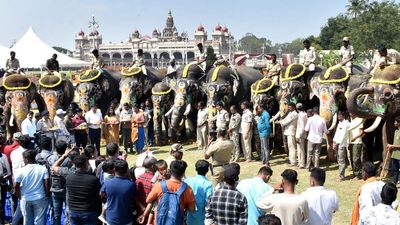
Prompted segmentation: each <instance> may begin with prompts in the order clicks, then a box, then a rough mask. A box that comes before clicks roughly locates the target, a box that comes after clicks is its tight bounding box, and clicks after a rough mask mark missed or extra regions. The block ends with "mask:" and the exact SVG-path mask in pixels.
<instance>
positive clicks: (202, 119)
mask: <svg viewBox="0 0 400 225" xmlns="http://www.w3.org/2000/svg"><path fill="white" fill-rule="evenodd" d="M197 108H198V109H199V110H198V112H197V147H198V150H207V146H208V139H207V117H208V112H207V109H206V108H205V104H204V102H199V103H198V104H197Z"/></svg>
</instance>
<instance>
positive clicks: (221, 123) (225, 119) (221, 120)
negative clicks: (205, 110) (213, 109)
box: [213, 109, 229, 130]
mask: <svg viewBox="0 0 400 225" xmlns="http://www.w3.org/2000/svg"><path fill="white" fill-rule="evenodd" d="M213 121H216V124H215V125H216V126H217V130H218V129H225V130H226V129H227V125H228V123H229V113H228V112H227V111H226V110H225V109H222V110H221V111H219V112H217V115H216V116H215V117H214V118H213Z"/></svg>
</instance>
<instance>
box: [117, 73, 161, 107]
mask: <svg viewBox="0 0 400 225" xmlns="http://www.w3.org/2000/svg"><path fill="white" fill-rule="evenodd" d="M121 74H122V77H121V80H120V81H119V90H120V91H121V101H120V104H124V103H129V104H131V105H134V104H136V103H139V102H140V101H141V100H144V98H145V96H147V95H146V94H149V93H150V91H151V88H152V86H153V82H152V79H153V77H151V76H148V75H144V74H143V72H142V68H141V67H131V68H123V69H122V71H121Z"/></svg>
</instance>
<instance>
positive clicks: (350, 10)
mask: <svg viewBox="0 0 400 225" xmlns="http://www.w3.org/2000/svg"><path fill="white" fill-rule="evenodd" d="M367 6H368V0H349V4H348V5H347V6H346V8H347V14H348V15H350V16H352V17H354V18H355V17H358V16H359V15H360V14H361V13H362V12H364V11H365V10H366V9H367Z"/></svg>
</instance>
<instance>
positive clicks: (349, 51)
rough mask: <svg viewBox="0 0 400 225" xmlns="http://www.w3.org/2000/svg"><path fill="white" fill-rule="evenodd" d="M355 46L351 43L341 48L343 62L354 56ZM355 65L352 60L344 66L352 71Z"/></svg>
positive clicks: (348, 70)
mask: <svg viewBox="0 0 400 225" xmlns="http://www.w3.org/2000/svg"><path fill="white" fill-rule="evenodd" d="M354 54H355V53H354V48H353V46H352V45H349V46H347V48H346V47H344V46H342V47H341V48H340V56H341V62H342V63H343V62H346V61H348V60H349V59H350V58H351V57H353V56H354ZM352 66H353V60H350V61H349V62H347V63H346V64H345V65H344V67H346V69H347V72H348V73H351V67H352Z"/></svg>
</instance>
